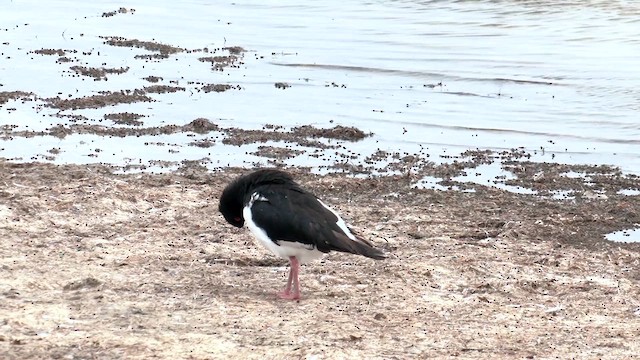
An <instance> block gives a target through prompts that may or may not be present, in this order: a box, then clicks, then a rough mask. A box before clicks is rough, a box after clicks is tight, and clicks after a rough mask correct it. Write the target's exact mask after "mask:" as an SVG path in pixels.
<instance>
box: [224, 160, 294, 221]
mask: <svg viewBox="0 0 640 360" xmlns="http://www.w3.org/2000/svg"><path fill="white" fill-rule="evenodd" d="M282 184H294V185H295V183H294V182H293V179H292V178H291V175H289V174H287V173H285V172H283V171H280V170H275V169H262V170H257V171H254V172H252V173H250V174H248V175H244V176H240V177H239V178H237V179H235V180H234V181H232V182H231V183H230V184H229V185H227V187H226V188H225V189H224V190H223V191H222V195H220V204H219V205H218V210H219V211H220V212H221V213H222V216H224V218H225V220H227V222H228V223H229V224H231V225H233V226H236V227H242V226H244V217H243V216H242V211H243V210H244V207H245V205H246V204H247V202H248V200H249V198H250V196H251V193H253V191H254V190H255V189H256V188H258V187H260V186H264V185H282Z"/></svg>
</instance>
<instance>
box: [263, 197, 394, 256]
mask: <svg viewBox="0 0 640 360" xmlns="http://www.w3.org/2000/svg"><path fill="white" fill-rule="evenodd" d="M256 191H257V192H258V193H259V194H260V195H261V196H262V197H263V198H264V199H263V200H261V201H255V202H254V203H253V205H252V207H251V214H252V219H253V221H254V222H255V223H256V225H258V226H259V227H261V228H262V229H264V230H265V232H266V233H267V235H268V236H269V237H270V238H271V239H273V240H275V241H276V242H278V241H295V242H300V243H304V244H309V245H314V246H315V247H316V248H317V249H318V250H319V251H322V252H329V251H331V250H335V251H342V252H348V253H352V254H359V255H364V256H367V257H370V258H374V259H382V258H384V253H382V252H381V251H380V250H377V249H375V248H374V247H373V246H372V245H371V243H369V242H368V241H367V240H365V239H362V238H361V237H358V236H355V235H354V234H353V233H352V232H351V231H350V230H349V228H348V227H347V225H346V224H345V222H344V221H343V220H342V218H340V216H339V215H338V214H337V213H336V212H335V211H333V210H331V209H330V208H329V207H328V206H326V205H325V204H324V203H322V202H321V201H320V200H318V198H316V197H315V196H314V195H313V194H311V193H308V192H306V191H304V190H302V189H300V188H297V187H294V188H291V187H285V186H278V187H273V186H269V187H263V188H261V189H256Z"/></svg>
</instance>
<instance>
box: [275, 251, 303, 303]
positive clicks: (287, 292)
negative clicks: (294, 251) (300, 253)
mask: <svg viewBox="0 0 640 360" xmlns="http://www.w3.org/2000/svg"><path fill="white" fill-rule="evenodd" d="M289 262H290V263H291V267H290V269H289V279H288V280H287V287H286V288H285V289H284V291H281V292H279V293H278V296H280V298H281V299H287V300H298V299H300V281H299V280H298V274H299V273H300V262H299V261H298V259H297V258H296V257H295V256H290V257H289ZM292 287H293V289H292Z"/></svg>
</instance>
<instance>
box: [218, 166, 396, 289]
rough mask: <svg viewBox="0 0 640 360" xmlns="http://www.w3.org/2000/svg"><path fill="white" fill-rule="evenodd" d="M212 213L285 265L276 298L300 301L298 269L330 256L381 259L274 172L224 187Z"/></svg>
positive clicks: (289, 178) (328, 211) (337, 219)
mask: <svg viewBox="0 0 640 360" xmlns="http://www.w3.org/2000/svg"><path fill="white" fill-rule="evenodd" d="M218 210H219V211H220V213H222V215H223V217H224V218H225V220H226V221H227V222H228V223H229V224H231V225H233V226H235V227H238V228H242V227H243V226H244V225H245V224H246V225H247V227H248V228H249V230H250V231H251V232H252V233H253V235H254V237H255V238H256V239H257V240H258V242H259V243H261V244H262V245H263V246H264V247H266V248H267V249H268V250H270V251H271V252H273V253H274V254H275V255H277V256H279V257H281V258H283V259H287V260H289V264H290V268H289V277H288V280H287V285H286V287H285V288H284V290H283V291H281V292H279V293H278V295H279V297H280V298H282V299H288V300H299V299H300V281H299V279H298V274H299V272H300V264H304V263H307V262H309V261H312V260H315V259H318V258H320V257H322V255H323V254H326V253H329V252H331V251H339V252H344V253H351V254H356V255H363V256H366V257H368V258H371V259H376V260H382V259H385V258H386V254H385V253H384V252H383V251H381V250H379V249H376V248H375V247H374V246H373V244H372V243H371V242H369V241H368V240H365V239H364V238H362V237H361V236H357V235H355V234H354V233H353V232H352V230H351V229H350V228H349V226H348V225H347V224H346V223H345V221H344V220H343V219H342V218H341V217H340V215H338V213H337V212H336V211H335V210H333V209H331V208H330V207H329V206H327V205H326V204H325V203H324V202H322V200H320V199H319V198H318V197H316V196H315V195H314V194H312V193H311V192H309V191H308V190H306V189H304V188H303V187H302V186H300V185H299V184H298V183H296V182H295V181H294V179H293V177H292V176H291V175H290V174H289V173H287V172H284V171H281V170H277V169H259V170H256V171H253V172H251V173H249V174H245V175H242V176H239V177H238V178H236V179H235V180H233V181H232V182H230V183H229V184H228V185H227V186H226V187H225V189H224V190H223V191H222V194H221V195H220V203H219V206H218Z"/></svg>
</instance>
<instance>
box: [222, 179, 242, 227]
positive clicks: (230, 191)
mask: <svg viewBox="0 0 640 360" xmlns="http://www.w3.org/2000/svg"><path fill="white" fill-rule="evenodd" d="M244 194H245V186H244V185H243V184H240V183H239V182H238V181H234V182H232V183H231V184H229V185H228V186H227V187H226V188H225V189H224V191H222V195H221V196H220V204H218V210H219V211H220V212H221V213H222V216H224V219H225V220H227V222H228V223H229V224H231V225H233V226H235V227H239V228H241V227H242V226H244V217H243V216H242V210H243V208H244V196H245V195H244Z"/></svg>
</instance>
